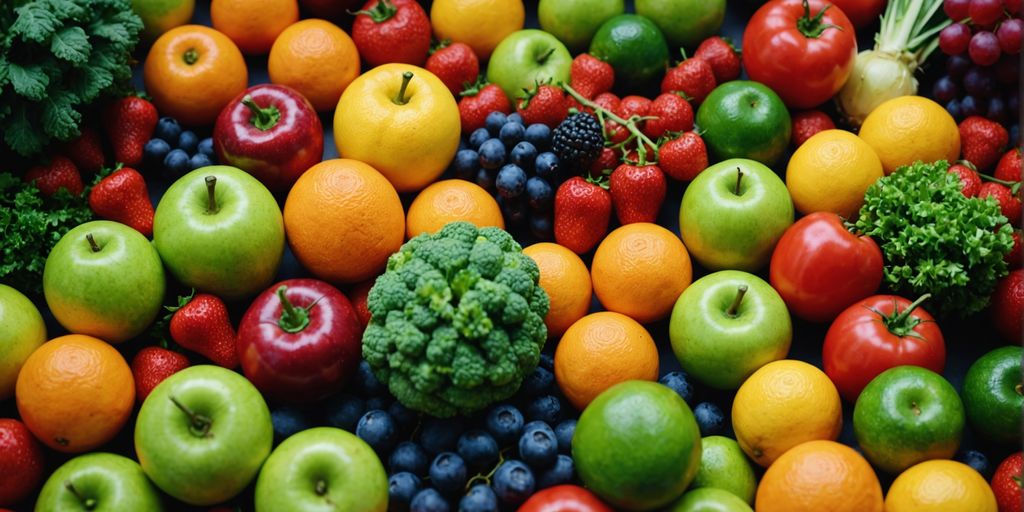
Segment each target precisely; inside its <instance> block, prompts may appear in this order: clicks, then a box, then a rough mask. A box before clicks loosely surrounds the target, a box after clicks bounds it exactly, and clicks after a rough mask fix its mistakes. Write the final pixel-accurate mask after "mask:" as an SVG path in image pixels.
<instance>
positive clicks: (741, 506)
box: [669, 487, 751, 512]
mask: <svg viewBox="0 0 1024 512" xmlns="http://www.w3.org/2000/svg"><path fill="white" fill-rule="evenodd" d="M669 512H751V509H750V505H747V504H746V503H744V502H743V500H741V499H739V498H737V497H736V495H735V494H732V493H731V492H728V491H723V490H721V489H715V488H714V487H702V488H699V489H694V490H692V491H689V492H687V493H686V494H684V495H683V497H682V498H680V499H679V501H678V502H676V504H675V505H673V506H672V508H671V509H669Z"/></svg>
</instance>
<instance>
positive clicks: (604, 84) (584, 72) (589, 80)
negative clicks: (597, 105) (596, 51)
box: [569, 53, 615, 100]
mask: <svg viewBox="0 0 1024 512" xmlns="http://www.w3.org/2000/svg"><path fill="white" fill-rule="evenodd" d="M614 84H615V70H614V69H612V65H611V64H608V63H607V62H604V61H602V60H600V59H598V58H597V57H594V56H593V55H590V54H589V53H581V54H579V55H577V56H576V58H575V59H573V60H572V67H570V68H569V85H571V86H572V88H573V89H575V90H576V92H578V93H580V94H581V95H582V96H583V97H584V98H587V99H588V100H590V99H593V98H594V97H595V96H597V95H598V94H601V93H605V92H608V91H610V90H611V88H612V85H614Z"/></svg>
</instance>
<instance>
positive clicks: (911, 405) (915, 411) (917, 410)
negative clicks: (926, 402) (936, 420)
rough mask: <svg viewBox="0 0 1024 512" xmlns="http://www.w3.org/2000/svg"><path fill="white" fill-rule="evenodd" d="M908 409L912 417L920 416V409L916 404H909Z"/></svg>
mask: <svg viewBox="0 0 1024 512" xmlns="http://www.w3.org/2000/svg"><path fill="white" fill-rule="evenodd" d="M910 408H911V409H912V410H913V411H914V416H920V415H921V408H920V407H918V406H917V402H910Z"/></svg>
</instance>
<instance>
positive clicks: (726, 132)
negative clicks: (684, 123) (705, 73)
mask: <svg viewBox="0 0 1024 512" xmlns="http://www.w3.org/2000/svg"><path fill="white" fill-rule="evenodd" d="M697 125H698V126H699V127H700V129H701V130H703V134H702V135H703V137H704V142H705V143H706V144H707V146H708V150H709V151H710V152H711V154H712V156H713V157H714V160H715V161H721V160H728V159H730V158H749V159H751V160H757V161H758V162H761V163H762V164H765V165H767V166H769V167H770V166H772V165H773V164H775V163H776V162H778V160H779V158H781V157H782V155H783V153H785V152H786V147H787V146H789V137H790V132H791V131H792V129H793V128H792V126H791V120H790V118H789V110H786V105H785V104H783V103H782V99H781V98H779V95H778V94H775V92H774V91H772V90H771V89H769V88H768V87H767V86H766V85H764V84H762V83H759V82H752V81H748V80H734V81H732V82H726V83H724V84H722V85H719V86H718V87H716V88H715V90H713V91H711V94H709V95H708V97H707V98H706V99H705V100H704V103H702V104H701V106H700V108H699V109H697Z"/></svg>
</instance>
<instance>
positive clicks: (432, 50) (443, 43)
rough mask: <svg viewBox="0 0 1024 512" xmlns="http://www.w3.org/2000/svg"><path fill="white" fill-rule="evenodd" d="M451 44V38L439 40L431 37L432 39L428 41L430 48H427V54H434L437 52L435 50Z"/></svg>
mask: <svg viewBox="0 0 1024 512" xmlns="http://www.w3.org/2000/svg"><path fill="white" fill-rule="evenodd" d="M451 44H452V40H451V39H441V40H440V41H439V40H437V39H433V40H431V41H430V49H429V50H427V55H433V54H435V53H437V52H439V51H441V50H443V49H445V48H447V47H448V46H450V45H451Z"/></svg>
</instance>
